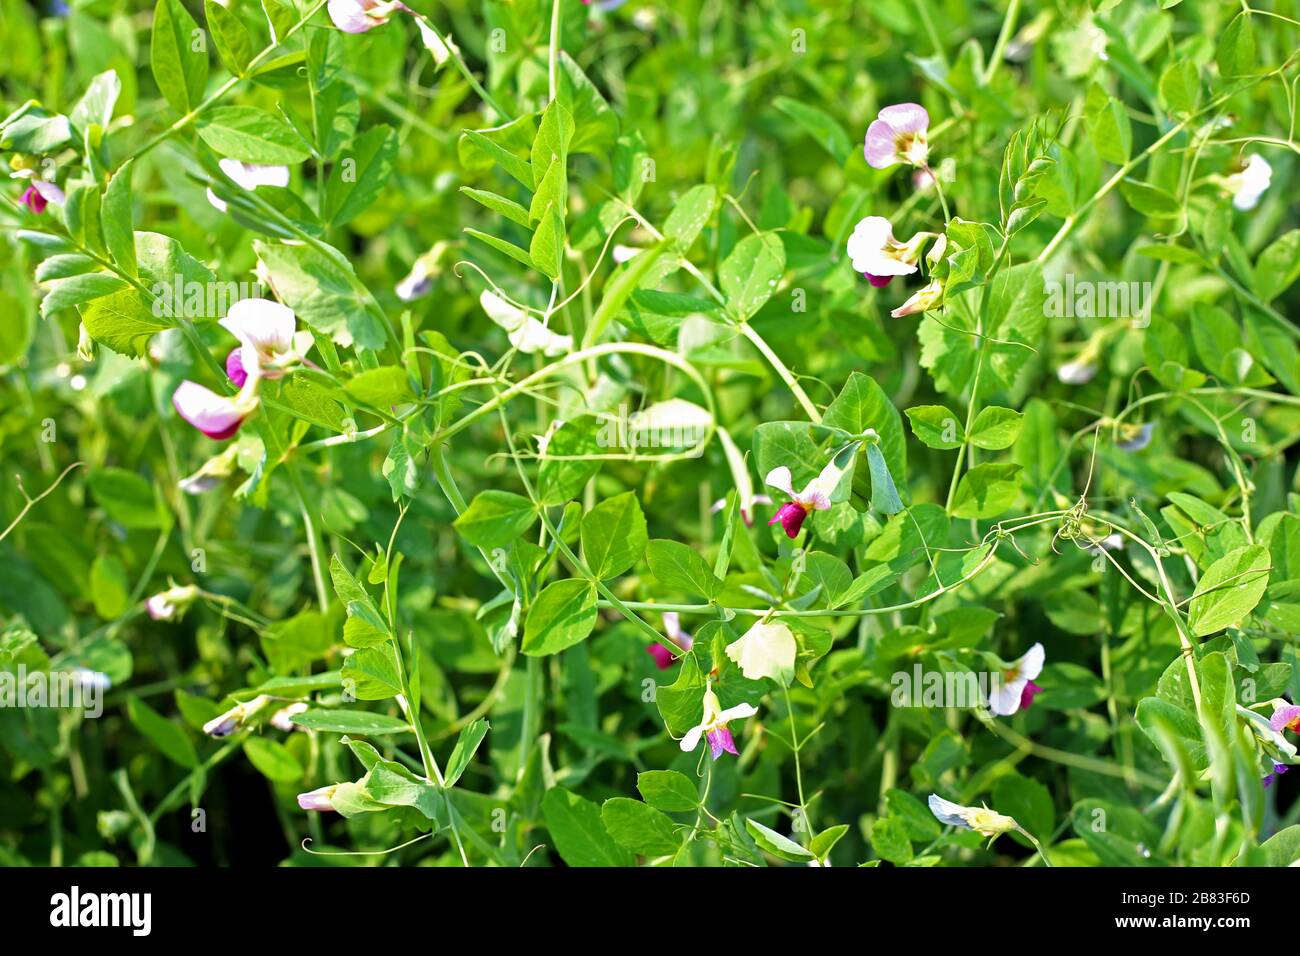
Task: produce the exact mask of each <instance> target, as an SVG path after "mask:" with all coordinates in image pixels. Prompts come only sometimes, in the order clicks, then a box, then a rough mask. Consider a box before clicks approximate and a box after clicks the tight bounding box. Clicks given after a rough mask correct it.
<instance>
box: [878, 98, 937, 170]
mask: <svg viewBox="0 0 1300 956" xmlns="http://www.w3.org/2000/svg"><path fill="white" fill-rule="evenodd" d="M929 128H930V114H929V113H927V112H926V111H925V108H924V107H922V106H919V105H918V104H916V103H898V104H896V105H894V106H886V107H885V108H884V109H883V110H881V111H880V114H879V115H878V116H877V117H876V120H875V122H873V123H872V124H871V125H870V126H868V127H867V143H866V148H865V150H864V153H865V155H866V158H867V163H868V165H870V166H872V167H873V168H875V169H888V168H889V167H890V166H894V165H896V164H898V163H908V164H910V165H912V166H924V165H925V163H926V160H927V159H929V156H930V148H929V146H928V145H927V143H926V138H925V137H926V133H927V131H928V130H929Z"/></svg>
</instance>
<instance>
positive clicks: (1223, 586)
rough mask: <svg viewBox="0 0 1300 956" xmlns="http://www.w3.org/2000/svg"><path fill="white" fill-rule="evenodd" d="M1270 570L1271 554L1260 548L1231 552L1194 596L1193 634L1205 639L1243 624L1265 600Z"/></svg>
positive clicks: (1208, 573)
mask: <svg viewBox="0 0 1300 956" xmlns="http://www.w3.org/2000/svg"><path fill="white" fill-rule="evenodd" d="M1269 567H1270V564H1269V555H1268V551H1267V550H1266V549H1265V548H1263V547H1261V546H1260V545H1257V544H1252V545H1248V546H1247V547H1244V548H1237V549H1235V550H1233V551H1229V552H1228V553H1227V554H1225V555H1224V556H1223V557H1221V558H1219V560H1217V561H1215V562H1214V563H1213V564H1212V565H1210V567H1209V569H1208V570H1206V572H1205V573H1204V574H1203V575H1201V580H1200V581H1199V582H1197V585H1196V591H1195V592H1194V593H1193V594H1192V603H1191V608H1190V610H1189V613H1188V623H1189V624H1190V625H1191V628H1192V633H1193V634H1195V635H1196V636H1197V637H1205V636H1207V635H1209V634H1214V633H1216V632H1218V631H1221V630H1223V629H1224V628H1225V627H1235V626H1236V625H1238V624H1240V623H1241V622H1242V620H1243V619H1244V618H1245V617H1246V615H1247V614H1249V613H1250V612H1251V611H1253V610H1254V609H1255V605H1256V604H1258V603H1259V599H1260V598H1261V597H1263V596H1264V590H1265V589H1266V588H1267V587H1268V576H1269Z"/></svg>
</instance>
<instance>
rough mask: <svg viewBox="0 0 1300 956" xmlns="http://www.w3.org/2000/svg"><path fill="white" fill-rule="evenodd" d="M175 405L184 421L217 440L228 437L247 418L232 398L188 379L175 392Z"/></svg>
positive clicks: (173, 395)
mask: <svg viewBox="0 0 1300 956" xmlns="http://www.w3.org/2000/svg"><path fill="white" fill-rule="evenodd" d="M172 405H174V406H175V407H176V412H177V414H179V415H180V416H181V418H183V419H185V420H186V421H187V422H189V423H190V424H191V425H193V426H194V427H195V428H197V429H198V430H199V431H201V432H203V434H205V435H207V436H208V437H209V438H212V439H216V440H217V441H220V440H222V439H224V438H229V437H230V436H231V435H233V434H235V432H237V431H239V426H240V425H242V424H243V423H244V416H243V415H242V414H240V412H239V409H238V408H237V407H236V406H235V403H234V402H233V401H232V400H231V399H229V398H223V397H222V396H220V395H218V394H216V393H215V392H213V391H212V390H211V389H207V388H204V387H203V386H202V385H200V384H198V383H197V382H191V381H189V380H188V379H187V380H186V381H184V382H181V383H180V385H178V386H177V387H176V391H175V392H173V393H172Z"/></svg>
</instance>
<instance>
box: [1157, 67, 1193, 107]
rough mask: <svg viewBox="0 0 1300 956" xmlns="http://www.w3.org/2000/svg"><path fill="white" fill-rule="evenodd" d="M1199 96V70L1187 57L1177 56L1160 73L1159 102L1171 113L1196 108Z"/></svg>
mask: <svg viewBox="0 0 1300 956" xmlns="http://www.w3.org/2000/svg"><path fill="white" fill-rule="evenodd" d="M1200 96H1201V71H1200V70H1199V69H1198V68H1197V66H1196V63H1195V62H1193V61H1192V60H1191V59H1188V58H1181V57H1180V58H1178V59H1176V60H1174V62H1172V63H1170V64H1169V66H1167V67H1166V68H1165V71H1164V72H1163V73H1161V74H1160V102H1161V104H1163V106H1164V108H1165V109H1166V110H1168V111H1169V112H1171V113H1180V114H1186V113H1191V112H1192V111H1193V110H1195V109H1196V102H1197V100H1198V99H1200Z"/></svg>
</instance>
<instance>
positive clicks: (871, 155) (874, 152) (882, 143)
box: [863, 119, 898, 169]
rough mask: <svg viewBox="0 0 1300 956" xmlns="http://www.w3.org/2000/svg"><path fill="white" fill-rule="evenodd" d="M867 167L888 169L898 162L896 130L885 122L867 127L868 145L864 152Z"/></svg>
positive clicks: (874, 123) (877, 122)
mask: <svg viewBox="0 0 1300 956" xmlns="http://www.w3.org/2000/svg"><path fill="white" fill-rule="evenodd" d="M863 155H865V156H866V158H867V165H868V166H870V167H872V168H873V169H888V168H889V167H890V166H893V165H895V164H896V163H897V162H898V151H897V149H896V148H895V147H894V129H893V127H892V126H890V125H889V124H888V123H886V122H885V121H884V120H879V119H878V120H876V121H875V122H873V123H872V124H871V125H870V126H868V127H867V144H866V147H865V149H864V150H863Z"/></svg>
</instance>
